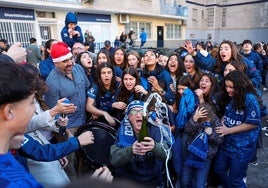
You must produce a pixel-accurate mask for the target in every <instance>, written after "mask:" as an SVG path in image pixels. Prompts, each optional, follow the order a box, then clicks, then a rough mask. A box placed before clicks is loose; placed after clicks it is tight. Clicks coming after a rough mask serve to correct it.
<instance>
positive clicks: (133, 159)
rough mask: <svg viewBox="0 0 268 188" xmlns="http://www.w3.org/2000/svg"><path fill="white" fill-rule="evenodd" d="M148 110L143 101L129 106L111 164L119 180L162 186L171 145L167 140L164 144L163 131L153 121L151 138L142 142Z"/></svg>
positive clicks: (111, 155)
mask: <svg viewBox="0 0 268 188" xmlns="http://www.w3.org/2000/svg"><path fill="white" fill-rule="evenodd" d="M144 110H145V109H144V103H143V102H142V101H139V100H134V101H132V102H131V103H129V105H128V106H127V108H126V111H125V118H124V119H123V120H122V122H121V125H120V127H119V130H118V134H117V139H116V141H115V144H114V145H112V146H111V150H110V151H111V152H110V162H111V164H112V165H113V166H114V167H115V179H116V178H126V179H130V180H132V181H135V182H137V183H140V184H141V185H146V187H157V186H159V187H160V186H161V185H162V183H163V182H162V173H161V171H162V166H163V162H164V161H165V160H166V159H167V155H166V153H165V149H167V148H168V145H170V143H169V142H168V141H167V140H166V139H165V138H163V137H162V139H163V142H162V143H161V133H160V129H159V128H158V126H153V125H152V124H150V123H149V122H147V126H148V131H149V136H148V137H145V138H144V141H141V142H138V140H137V137H138V135H139V133H140V130H141V126H142V120H143V113H144ZM169 157H171V156H169Z"/></svg>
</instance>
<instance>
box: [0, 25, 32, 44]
mask: <svg viewBox="0 0 268 188" xmlns="http://www.w3.org/2000/svg"><path fill="white" fill-rule="evenodd" d="M35 33H36V32H35V24H34V22H24V23H22V22H10V21H8V22H7V21H1V22H0V38H1V39H6V40H7V41H8V43H9V44H10V45H12V44H14V43H15V42H20V43H21V44H22V45H23V46H24V47H26V46H28V44H29V43H30V41H29V40H30V38H31V37H34V36H35Z"/></svg>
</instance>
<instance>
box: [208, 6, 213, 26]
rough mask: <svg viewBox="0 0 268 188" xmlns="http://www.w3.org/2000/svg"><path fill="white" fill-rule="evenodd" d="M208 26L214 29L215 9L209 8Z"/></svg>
mask: <svg viewBox="0 0 268 188" xmlns="http://www.w3.org/2000/svg"><path fill="white" fill-rule="evenodd" d="M207 15H208V16H207V26H208V27H214V7H210V8H207Z"/></svg>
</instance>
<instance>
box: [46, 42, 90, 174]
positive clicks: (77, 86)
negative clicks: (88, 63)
mask: <svg viewBox="0 0 268 188" xmlns="http://www.w3.org/2000/svg"><path fill="white" fill-rule="evenodd" d="M50 55H51V58H52V61H53V62H54V65H55V67H54V69H53V70H52V71H51V72H50V74H49V75H48V77H47V79H46V83H47V86H48V92H46V93H45V101H46V104H47V105H48V107H49V108H52V107H54V106H55V105H56V104H57V101H58V100H59V99H61V98H65V97H66V98H67V99H69V101H70V103H73V104H74V105H75V106H76V107H77V108H76V110H75V111H74V112H73V113H69V114H67V116H68V119H69V123H68V125H67V129H68V130H69V131H70V132H71V133H72V134H74V133H75V132H76V131H77V129H78V127H79V126H81V125H83V124H85V123H86V118H87V115H86V109H85V106H86V91H87V89H88V87H89V86H90V83H89V80H88V78H87V76H86V75H85V72H84V69H83V68H82V67H81V66H80V65H78V64H74V63H73V61H72V56H73V55H72V53H71V49H70V47H69V46H68V45H67V44H65V43H64V42H57V43H54V44H52V46H51V52H50ZM68 160H69V165H68V166H67V167H68V173H69V174H68V175H69V178H71V179H72V178H75V176H76V172H75V170H74V166H73V160H74V159H73V158H68Z"/></svg>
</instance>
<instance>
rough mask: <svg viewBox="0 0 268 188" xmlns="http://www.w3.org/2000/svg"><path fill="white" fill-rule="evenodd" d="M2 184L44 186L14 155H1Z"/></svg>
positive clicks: (9, 186) (16, 187) (3, 185)
mask: <svg viewBox="0 0 268 188" xmlns="http://www.w3.org/2000/svg"><path fill="white" fill-rule="evenodd" d="M0 186H1V187H7V188H19V187H23V188H42V187H43V186H42V185H41V184H39V183H38V182H37V181H36V180H35V179H34V177H33V176H32V175H30V174H29V173H28V172H27V171H26V170H25V168H24V167H23V166H22V165H21V164H20V163H19V162H18V161H17V160H16V159H15V158H14V157H13V156H12V154H11V153H7V154H3V155H2V154H1V155H0Z"/></svg>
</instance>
